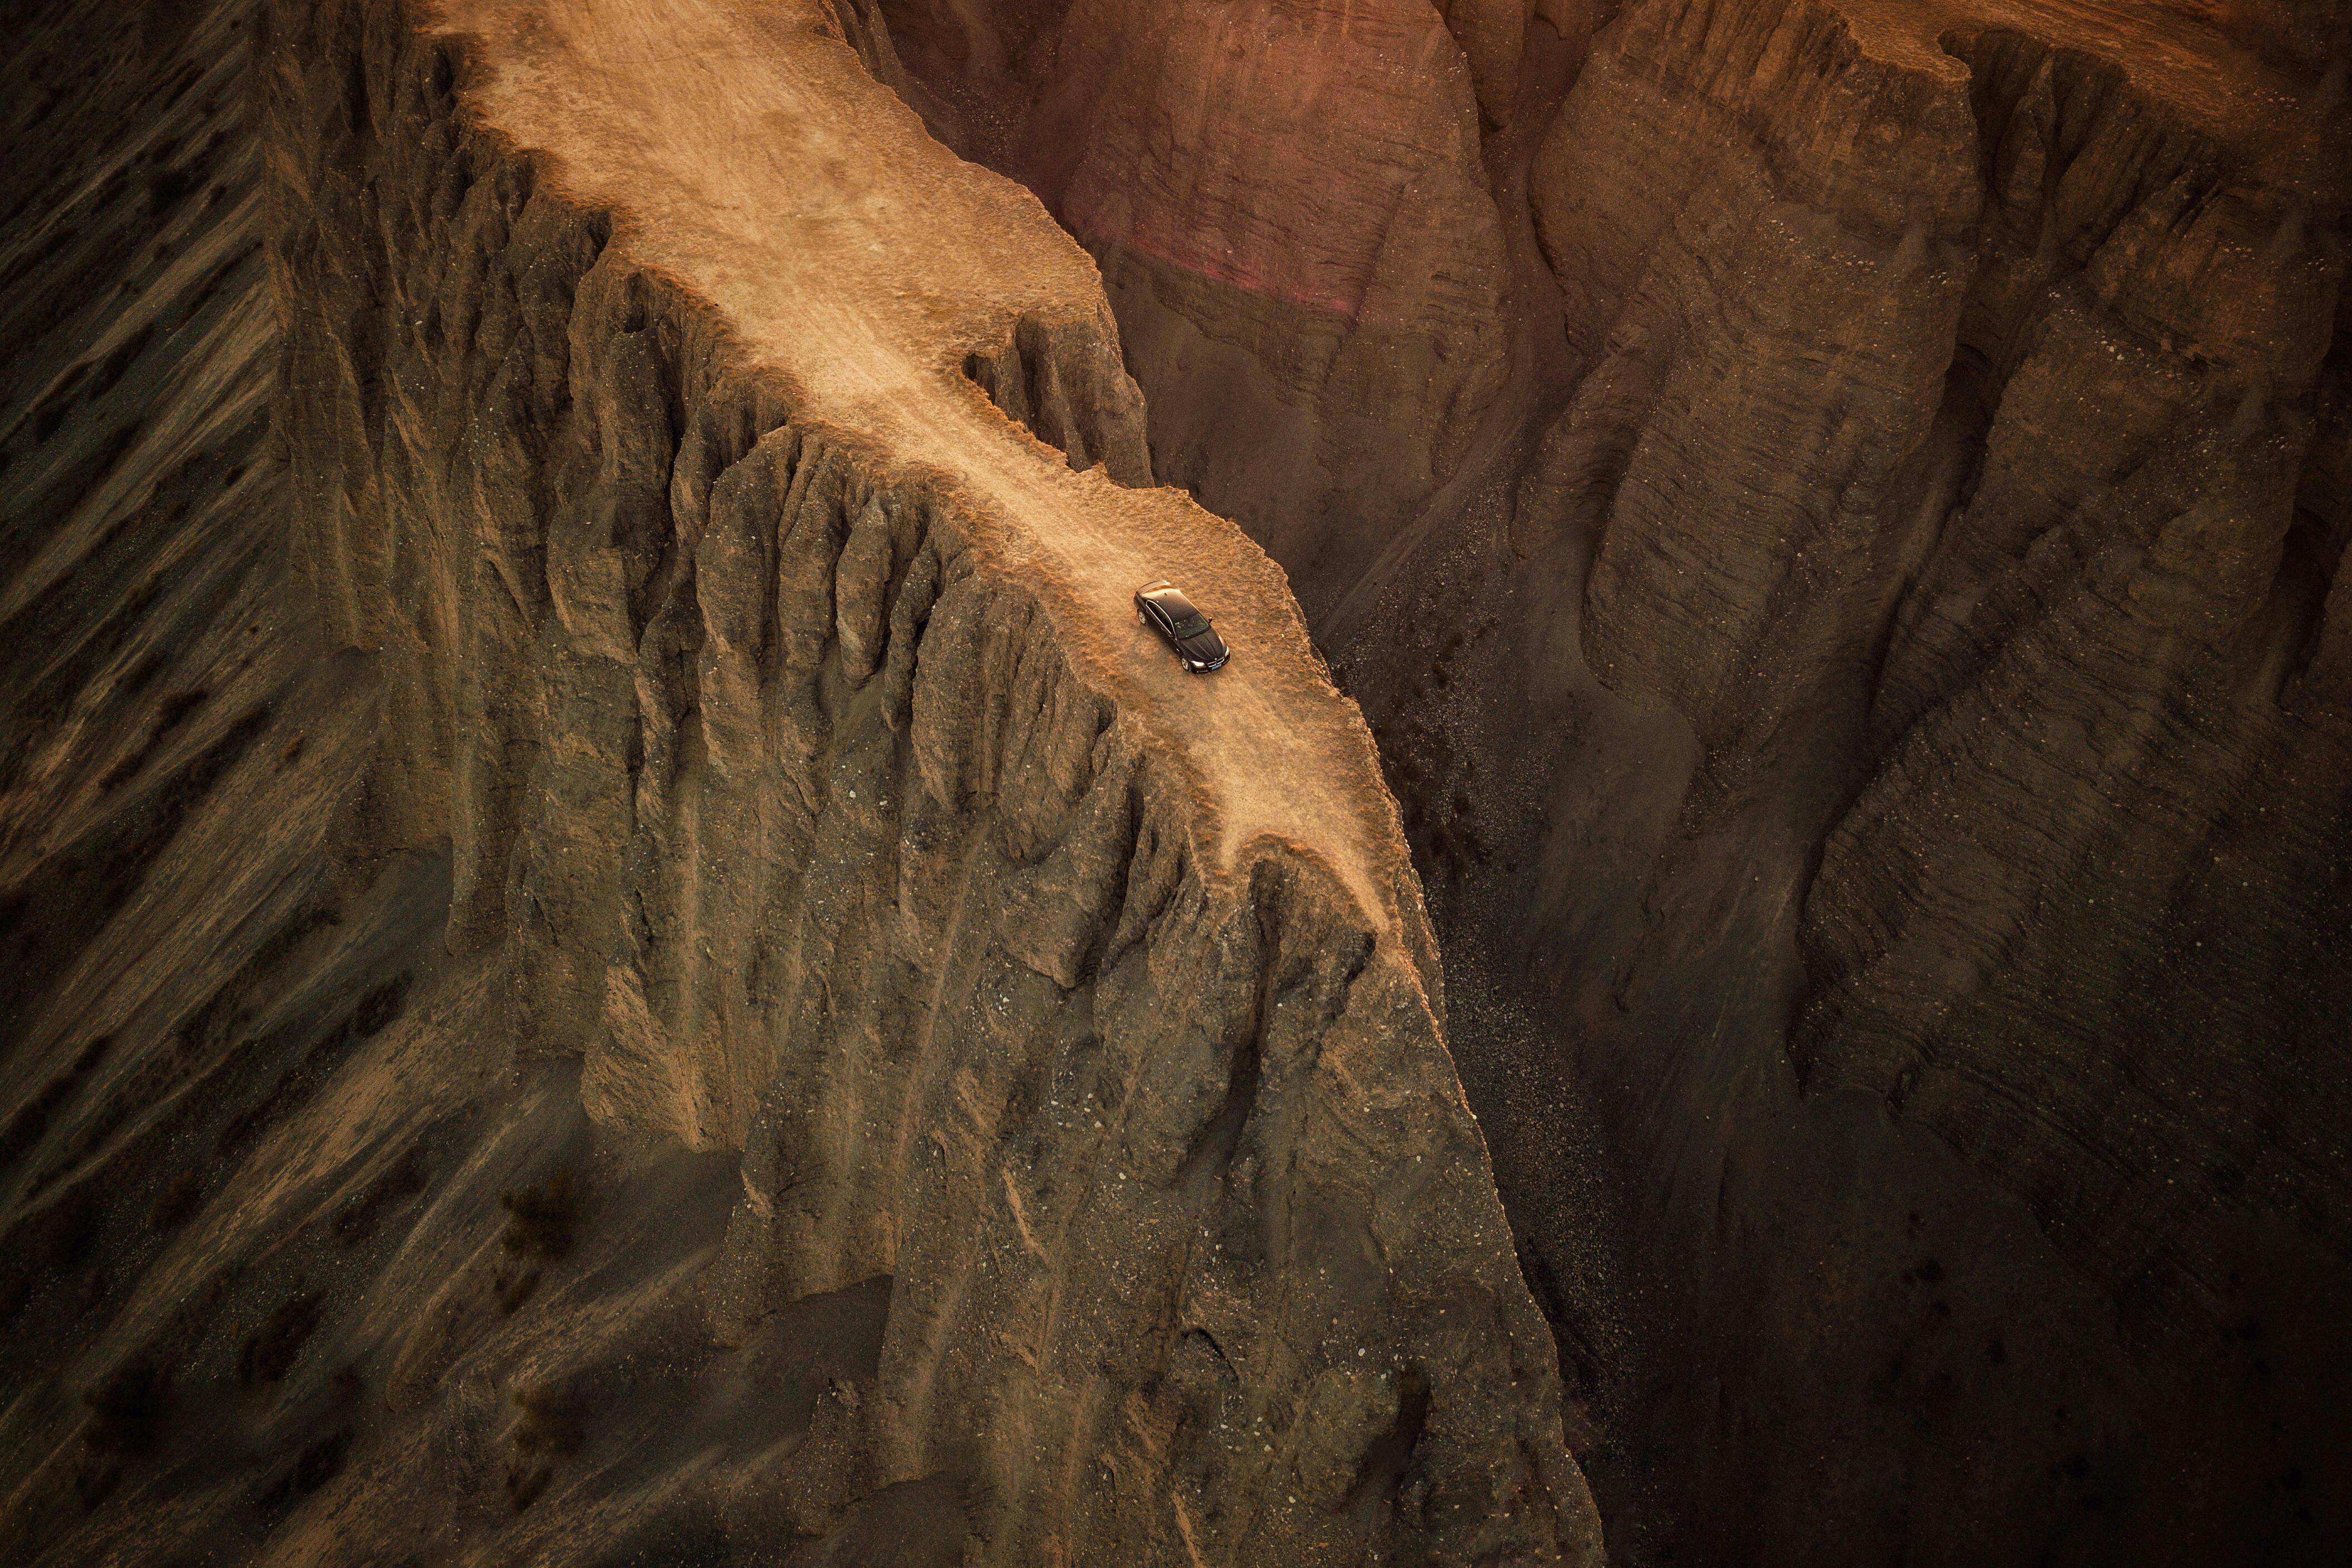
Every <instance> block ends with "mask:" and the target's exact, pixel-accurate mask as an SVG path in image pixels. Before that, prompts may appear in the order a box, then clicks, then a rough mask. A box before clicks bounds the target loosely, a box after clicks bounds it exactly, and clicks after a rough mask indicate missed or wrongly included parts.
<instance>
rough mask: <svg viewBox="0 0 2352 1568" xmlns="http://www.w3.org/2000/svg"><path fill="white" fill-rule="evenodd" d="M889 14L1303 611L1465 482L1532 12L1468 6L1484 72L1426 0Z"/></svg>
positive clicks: (901, 48)
mask: <svg viewBox="0 0 2352 1568" xmlns="http://www.w3.org/2000/svg"><path fill="white" fill-rule="evenodd" d="M874 9H875V10H876V11H877V14H879V15H880V16H884V17H887V25H886V27H885V30H886V31H887V35H888V37H890V39H891V40H892V41H893V43H894V44H895V45H896V48H897V54H898V58H900V59H901V60H903V61H904V62H905V67H906V73H907V80H906V83H905V87H906V89H907V90H908V96H909V98H910V100H911V101H914V102H915V103H917V104H918V105H919V106H920V107H921V108H922V109H923V110H924V111H925V114H926V117H927V119H928V121H929V123H930V124H931V126H932V128H933V129H934V130H935V131H936V132H939V134H940V136H941V137H942V138H943V139H944V140H946V141H947V142H949V143H950V145H951V146H953V147H955V148H956V149H957V151H959V152H961V153H964V154H965V155H966V156H968V157H971V158H974V159H976V160H979V161H981V162H983V163H988V164H989V165H990V166H992V167H993V168H997V169H999V170H1003V171H1004V172H1006V173H1009V174H1013V176H1014V177H1016V178H1018V179H1020V180H1022V181H1023V182H1024V183H1025V184H1029V185H1030V186H1031V187H1032V188H1034V190H1035V191H1036V192H1037V193H1038V195H1040V196H1041V197H1042V198H1043V199H1044V200H1045V204H1046V205H1047V207H1048V209H1049V210H1051V211H1052V212H1053V213H1054V215H1055V216H1056V217H1057V218H1058V219H1059V220H1060V221H1061V222H1062V223H1063V224H1064V225H1065V226H1066V227H1067V228H1068V229H1069V230H1070V232H1071V233H1072V234H1073V235H1075V236H1076V237H1077V239H1078V240H1079V242H1080V243H1081V244H1083V245H1085V246H1086V247H1087V250H1088V251H1089V252H1090V253H1091V254H1092V255H1093V256H1094V257H1095V258H1096V259H1097V261H1098V262H1099V263H1100V264H1101V267H1102V270H1103V278H1104V284H1105V287H1106V289H1107V290H1108V293H1109V296H1110V299H1111V302H1112V304H1113V306H1114V308H1115V309H1116V310H1118V316H1119V321H1120V325H1121V331H1123V333H1124V334H1125V336H1126V338H1127V341H1128V345H1129V363H1130V365H1131V367H1132V368H1133V369H1134V370H1135V372H1136V373H1137V375H1138V378H1139V381H1140V382H1141V384H1142V388H1143V391H1144V393H1145V395H1146V396H1147V398H1148V399H1149V402H1150V408H1151V441H1152V449H1153V453H1154V457H1155V459H1156V462H1157V466H1158V470H1159V472H1160V477H1161V478H1162V479H1166V480H1168V481H1170V482H1171V483H1177V484H1181V485H1183V486H1185V487H1186V488H1187V489H1192V491H1194V492H1195V493H1196V494H1200V495H1202V496H1207V495H1210V494H1214V495H1216V496H1218V497H1219V498H1220V502H1219V504H1220V505H1221V506H1222V507H1223V509H1224V510H1226V511H1227V513H1228V514H1229V515H1233V516H1234V517H1236V518H1237V519H1238V520H1239V521H1242V522H1243V523H1244V526H1246V527H1247V528H1249V530H1250V531H1251V534H1252V536H1253V537H1254V538H1256V539H1257V540H1259V541H1260V542H1263V543H1265V545H1266V546H1267V548H1269V549H1271V550H1273V551H1275V552H1276V553H1277V555H1279V557H1280V558H1281V559H1282V561H1283V563H1284V565H1285V566H1286V568H1287V570H1288V571H1289V572H1290V574H1292V576H1293V577H1294V579H1296V581H1297V584H1298V587H1299V592H1300V594H1301V595H1302V597H1303V599H1304V601H1305V602H1306V603H1307V605H1309V607H1310V608H1314V607H1317V606H1319V605H1321V604H1323V603H1325V602H1326V601H1327V600H1328V598H1329V596H1330V595H1331V594H1332V593H1333V592H1335V591H1336V589H1337V588H1338V587H1339V586H1340V585H1342V584H1344V583H1345V582H1346V581H1347V580H1348V578H1349V576H1351V575H1352V574H1353V572H1354V570H1355V563H1357V562H1359V561H1360V560H1362V559H1364V558H1367V557H1368V556H1369V555H1370V554H1371V553H1372V552H1377V550H1378V549H1379V547H1380V545H1381V543H1382V542H1385V540H1386V538H1387V537H1388V535H1389V534H1390V533H1391V532H1393V531H1395V530H1396V529H1397V528H1398V527H1400V526H1402V524H1403V523H1404V522H1405V521H1407V520H1408V519H1410V518H1411V517H1412V515H1413V514H1414V513H1415V512H1416V511H1417V510H1419V509H1420V508H1421V507H1422V506H1423V504H1424V503H1425V502H1426V501H1427V500H1428V498H1429V497H1430V496H1431V495H1432V494H1433V492H1434V491H1435V490H1436V489H1438V488H1439V487H1440V486H1442V485H1443V484H1444V482H1445V481H1446V480H1447V479H1451V478H1452V477H1453V476H1454V475H1455V474H1456V473H1457V472H1458V471H1459V470H1460V469H1461V468H1462V466H1463V464H1464V462H1465V459H1466V458H1468V456H1469V454H1470V452H1471V450H1472V448H1473V447H1474V446H1475V443H1476V440H1477V437H1478V434H1479V431H1480V429H1481V426H1482V425H1483V424H1484V423H1486V420H1487V418H1488V416H1489V415H1490V414H1491V412H1492V408H1493V405H1494V404H1495V403H1496V400H1497V398H1498V397H1499V396H1500V395H1502V392H1503V390H1504V383H1505V380H1506V375H1507V355H1508V352H1509V343H1508V341H1507V340H1508V337H1509V327H1508V325H1507V320H1506V308H1507V290H1508V285H1509V279H1508V276H1507V273H1508V262H1507V256H1506V250H1505V236H1504V233H1503V227H1502V223H1501V220H1500V218H1499V217H1498V216H1497V214H1496V208H1495V204H1494V203H1493V201H1492V200H1491V199H1490V198H1489V196H1488V194H1487V189H1486V174H1485V172H1484V170H1483V168H1482V165H1481V163H1480V155H1481V154H1480V136H1479V126H1480V119H1481V113H1482V110H1483V111H1484V112H1486V113H1487V114H1489V115H1492V114H1495V113H1497V112H1504V111H1507V108H1508V104H1509V102H1510V100H1511V98H1512V96H1513V93H1514V91H1515V87H1514V85H1513V84H1514V83H1515V81H1516V75H1517V51H1518V46H1519V39H1520V34H1521V31H1522V24H1523V23H1524V21H1525V18H1524V17H1522V16H1519V15H1518V12H1519V6H1518V5H1517V0H1514V3H1513V4H1511V5H1505V6H1502V7H1500V8H1499V11H1501V12H1508V13H1510V15H1509V16H1507V17H1506V16H1500V15H1489V13H1496V12H1497V11H1498V8H1497V7H1496V6H1492V5H1485V6H1478V5H1461V6H1458V7H1456V9H1457V10H1458V11H1459V12H1460V13H1461V17H1460V19H1459V26H1462V27H1465V28H1467V29H1470V30H1472V31H1473V32H1474V33H1475V37H1477V38H1478V39H1479V40H1480V46H1479V47H1477V48H1476V49H1475V50H1474V51H1473V52H1472V54H1471V55H1469V56H1467V57H1465V53H1464V51H1463V49H1462V47H1460V46H1459V45H1457V44H1456V42H1455V39H1454V34H1453V33H1452V32H1449V31H1448V22H1447V19H1446V18H1445V17H1443V16H1440V15H1438V13H1437V12H1436V11H1435V10H1433V9H1432V8H1431V7H1430V6H1429V5H1426V4H1424V3H1423V0H1383V3H1382V4H1379V5H1321V4H1294V3H1292V0H1269V3H1266V4H1258V5H1241V6H1234V5H1169V6H1159V7H1152V8H1150V10H1149V11H1139V10H1137V9H1136V8H1135V7H1133V6H1128V5H1118V4H1113V3H1109V0H1080V3H1078V4H1069V5H1042V6H1021V5H1006V6H987V7H978V8H974V7H970V6H961V5H933V4H929V3H927V0H913V3H909V4H903V5H902V4H898V3H896V0H893V3H891V4H887V5H879V6H877V7H875V8H874ZM1498 95H1499V96H1498Z"/></svg>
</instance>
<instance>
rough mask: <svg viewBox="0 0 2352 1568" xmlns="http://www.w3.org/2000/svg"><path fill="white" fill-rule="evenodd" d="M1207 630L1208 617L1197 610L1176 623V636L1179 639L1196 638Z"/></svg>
mask: <svg viewBox="0 0 2352 1568" xmlns="http://www.w3.org/2000/svg"><path fill="white" fill-rule="evenodd" d="M1208 629H1209V617H1208V616H1204V615H1202V613H1201V612H1200V611H1198V610H1195V611H1193V612H1192V614H1191V615H1189V616H1185V617H1184V618H1183V619H1182V620H1181V621H1178V622H1177V623H1176V635H1177V636H1178V637H1199V636H1200V635H1201V634H1202V632H1205V631H1207V630H1208Z"/></svg>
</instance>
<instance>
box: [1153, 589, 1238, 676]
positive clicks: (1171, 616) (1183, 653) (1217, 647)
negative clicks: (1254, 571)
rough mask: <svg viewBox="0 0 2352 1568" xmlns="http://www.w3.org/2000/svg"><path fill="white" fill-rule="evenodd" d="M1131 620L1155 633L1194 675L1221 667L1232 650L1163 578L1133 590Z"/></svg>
mask: <svg viewBox="0 0 2352 1568" xmlns="http://www.w3.org/2000/svg"><path fill="white" fill-rule="evenodd" d="M1135 618H1136V619H1137V620H1139V621H1141V622H1142V623H1143V624H1144V625H1145V626H1150V628H1151V629H1152V630H1153V631H1155V632H1158V633H1159V634H1160V637H1161V639H1162V640H1163V641H1165V642H1166V643H1167V644H1168V646H1169V647H1172V648H1174V649H1175V650H1176V658H1177V662H1178V663H1180V664H1181V665H1182V666H1183V667H1184V668H1186V669H1189V670H1191V671H1192V673H1193V674H1195V675H1202V674H1205V673H1206V672H1208V671H1209V670H1212V669H1216V668H1222V667H1223V664H1224V662H1225V659H1226V658H1227V657H1228V656H1229V655H1230V653H1231V651H1232V650H1231V649H1229V648H1227V647H1225V639H1224V638H1223V637H1219V636H1218V635H1217V634H1216V630H1215V628H1214V627H1213V626H1210V625H1209V617H1208V616H1204V615H1202V613H1201V612H1200V611H1198V610H1196V609H1194V608H1193V607H1192V600H1190V599H1188V598H1186V597H1185V596H1184V591H1183V590H1182V589H1181V588H1179V587H1177V586H1176V584H1173V583H1171V582H1169V581H1168V580H1167V579H1166V578H1164V577H1163V578H1161V579H1160V581H1159V582H1157V583H1146V584H1144V585H1143V586H1142V587H1140V588H1138V589H1137V590H1136V591H1135Z"/></svg>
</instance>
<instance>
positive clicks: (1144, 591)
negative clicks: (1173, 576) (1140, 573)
mask: <svg viewBox="0 0 2352 1568" xmlns="http://www.w3.org/2000/svg"><path fill="white" fill-rule="evenodd" d="M1136 594H1137V595H1138V596H1139V597H1141V598H1146V599H1149V600H1150V601H1151V602H1152V603H1153V604H1155V605H1159V606H1160V607H1161V608H1162V609H1164V610H1166V611H1168V612H1169V613H1170V614H1171V615H1172V616H1175V617H1176V618H1177V619H1178V620H1182V619H1183V618H1184V617H1185V616H1197V615H1199V614H1200V613H1201V612H1200V611H1199V610H1197V609H1194V608H1193V607H1192V600H1190V599H1188V598H1186V597H1185V596H1184V591H1183V590H1182V589H1181V588H1179V587H1177V586H1176V584H1173V583H1170V582H1165V581H1162V582H1158V583H1146V584H1144V585H1143V586H1142V587H1140V588H1139V589H1137V590H1136Z"/></svg>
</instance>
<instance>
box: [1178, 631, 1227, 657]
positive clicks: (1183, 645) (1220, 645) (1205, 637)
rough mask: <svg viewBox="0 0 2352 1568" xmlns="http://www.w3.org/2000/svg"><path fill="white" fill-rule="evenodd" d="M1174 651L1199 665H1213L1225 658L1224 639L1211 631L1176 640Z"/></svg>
mask: <svg viewBox="0 0 2352 1568" xmlns="http://www.w3.org/2000/svg"><path fill="white" fill-rule="evenodd" d="M1176 651H1177V652H1179V653H1181V654H1182V655H1183V656H1184V657H1185V658H1189V659H1192V660H1193V661H1195V662H1196V663H1200V664H1215V663H1217V662H1218V661H1219V660H1221V659H1223V658H1224V657H1225V639H1224V638H1223V637H1219V636H1218V635H1217V634H1216V633H1215V632H1213V631H1206V632H1201V633H1197V634H1196V635H1194V636H1192V637H1178V638H1177V639H1176Z"/></svg>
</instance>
